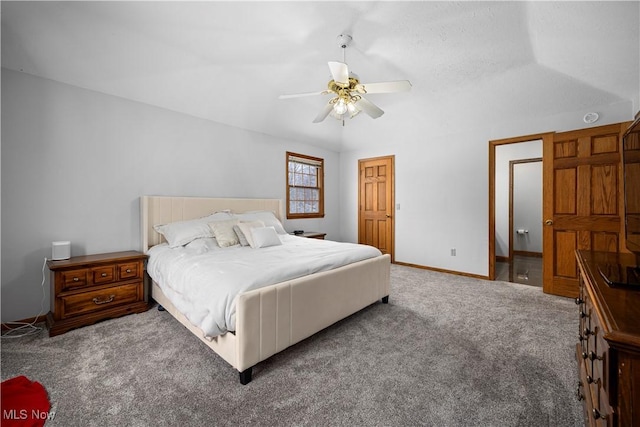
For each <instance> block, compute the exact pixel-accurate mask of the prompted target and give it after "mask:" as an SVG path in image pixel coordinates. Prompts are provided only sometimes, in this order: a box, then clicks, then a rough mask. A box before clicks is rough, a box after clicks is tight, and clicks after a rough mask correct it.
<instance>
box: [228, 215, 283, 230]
mask: <svg viewBox="0 0 640 427" xmlns="http://www.w3.org/2000/svg"><path fill="white" fill-rule="evenodd" d="M234 216H235V217H236V218H238V219H239V220H240V221H262V222H264V225H265V226H267V227H273V228H275V230H276V233H278V234H287V232H286V231H285V230H284V227H283V226H282V223H281V222H280V220H279V219H278V218H277V217H276V215H275V214H274V213H273V212H271V211H252V212H245V213H240V214H234ZM245 234H246V233H245Z"/></svg>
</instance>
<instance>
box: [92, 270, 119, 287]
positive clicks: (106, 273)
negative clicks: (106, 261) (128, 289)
mask: <svg viewBox="0 0 640 427" xmlns="http://www.w3.org/2000/svg"><path fill="white" fill-rule="evenodd" d="M91 273H92V275H93V283H95V284H96V285H102V284H105V283H111V282H113V281H115V280H116V266H115V265H106V266H104V267H96V268H92V269H91Z"/></svg>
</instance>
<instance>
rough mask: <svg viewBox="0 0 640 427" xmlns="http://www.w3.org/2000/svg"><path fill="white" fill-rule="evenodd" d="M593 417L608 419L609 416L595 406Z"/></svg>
mask: <svg viewBox="0 0 640 427" xmlns="http://www.w3.org/2000/svg"><path fill="white" fill-rule="evenodd" d="M593 418H594V419H596V420H606V419H607V416H606V415H605V414H601V413H600V411H598V410H597V409H596V408H593Z"/></svg>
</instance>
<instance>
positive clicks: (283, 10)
mask: <svg viewBox="0 0 640 427" xmlns="http://www.w3.org/2000/svg"><path fill="white" fill-rule="evenodd" d="M1 8H2V66H3V67H5V68H8V69H11V70H16V71H21V72H25V73H29V74H33V75H36V76H40V77H43V78H47V79H52V80H56V81H60V82H63V83H68V84H71V85H75V86H79V87H82V88H87V89H91V90H95V91H98V92H102V93H106V94H111V95H115V96H119V97H123V98H127V99H131V100H135V101H139V102H143V103H146V104H150V105H154V106H158V107H162V108H166V109H169V110H174V111H178V112H183V113H186V114H189V115H193V116H196V117H200V118H204V119H208V120H213V121H216V122H220V123H224V124H228V125H231V126H236V127H240V128H245V129H250V130H253V131H257V132H261V133H266V134H270V135H274V136H276V137H280V138H287V139H293V140H297V141H302V142H308V143H312V144H318V145H322V146H325V147H328V148H331V149H335V150H341V149H342V150H344V149H352V148H357V147H358V146H360V145H362V144H367V143H368V141H371V139H372V138H375V137H376V135H379V134H381V132H382V133H383V134H387V135H390V134H393V132H394V129H398V128H404V129H407V128H410V127H412V126H416V124H418V123H422V126H421V127H420V133H421V134H424V133H434V134H442V133H446V132H447V129H451V128H453V127H455V126H457V124H458V123H460V122H461V121H463V120H465V119H467V118H473V119H474V120H477V121H491V120H494V121H496V120H499V121H509V120H515V121H518V120H523V119H526V118H527V117H544V116H548V115H552V114H555V113H561V112H565V111H579V110H580V109H585V110H587V111H588V109H589V107H592V106H598V105H607V104H612V103H616V102H620V101H624V100H630V99H636V102H637V99H638V93H639V92H640V77H639V76H640V32H639V31H640V30H639V28H640V3H638V2H607V1H605V2H566V3H565V2H521V1H518V2H502V1H501V2H430V1H427V2H420V1H414V2H366V1H354V2H325V1H322V2H307V1H300V2H238V1H233V2H218V1H212V2H206V1H199V2H154V1H148V2H93V1H86V2H83V1H76V2H53V1H51V2H9V1H2V4H1ZM341 33H349V34H351V35H352V36H353V43H352V45H351V46H350V47H349V48H347V51H346V62H347V63H348V64H349V67H350V69H351V70H352V71H354V72H355V73H357V74H358V75H359V77H360V79H361V81H363V82H378V81H387V80H401V79H408V80H410V81H411V83H412V85H413V88H412V90H411V91H410V92H408V93H398V94H375V95H370V96H369V97H368V99H369V100H371V101H372V102H374V103H376V104H377V105H378V106H379V107H380V108H382V109H383V110H385V115H383V116H382V117H381V118H379V119H376V120H372V119H371V118H369V117H366V116H364V114H361V115H359V116H357V117H356V118H354V119H353V120H347V122H346V125H345V126H344V127H343V126H341V123H340V122H339V121H337V120H335V119H332V118H331V117H328V118H327V119H326V120H325V121H324V122H322V123H319V124H314V123H312V122H311V121H312V120H313V118H314V117H315V116H316V114H317V113H318V111H319V110H320V109H321V108H322V106H323V105H324V104H325V103H326V102H327V100H328V97H329V96H328V95H324V96H317V97H308V98H298V99H289V100H279V99H278V95H280V94H288V93H296V92H313V91H320V90H323V89H325V88H326V84H327V81H328V80H329V79H330V77H329V76H330V75H329V69H328V67H327V61H329V60H341V59H342V50H341V49H340V48H339V46H338V44H337V41H336V37H337V36H338V35H339V34H341ZM425 122H427V123H428V126H426V125H424V123H425Z"/></svg>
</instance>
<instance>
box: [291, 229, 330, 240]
mask: <svg viewBox="0 0 640 427" xmlns="http://www.w3.org/2000/svg"><path fill="white" fill-rule="evenodd" d="M326 235H327V233H321V232H319V231H305V232H304V233H302V234H296V236H299V237H308V238H309V239H320V240H324V236H326Z"/></svg>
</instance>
